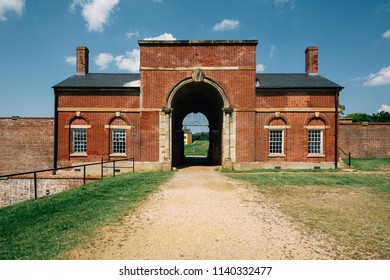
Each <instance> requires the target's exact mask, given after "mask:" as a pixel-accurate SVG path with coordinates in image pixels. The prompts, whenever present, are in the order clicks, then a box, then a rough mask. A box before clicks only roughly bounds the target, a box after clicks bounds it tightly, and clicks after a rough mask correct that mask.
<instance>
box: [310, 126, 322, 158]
mask: <svg viewBox="0 0 390 280" xmlns="http://www.w3.org/2000/svg"><path fill="white" fill-rule="evenodd" d="M310 130H315V131H320V132H321V135H320V152H319V153H308V157H325V154H324V129H323V128H315V129H309V132H308V133H309V134H310ZM309 134H308V136H309ZM309 140H310V139H309V138H308V139H307V144H308V146H309Z"/></svg>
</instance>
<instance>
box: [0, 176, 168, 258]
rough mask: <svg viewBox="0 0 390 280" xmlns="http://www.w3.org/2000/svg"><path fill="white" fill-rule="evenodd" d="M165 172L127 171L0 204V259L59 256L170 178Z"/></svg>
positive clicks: (116, 219) (132, 206)
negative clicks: (51, 192)
mask: <svg viewBox="0 0 390 280" xmlns="http://www.w3.org/2000/svg"><path fill="white" fill-rule="evenodd" d="M172 175H173V174H172V173H170V172H148V173H127V174H123V175H120V176H117V177H111V178H106V179H104V180H102V181H97V182H94V183H91V184H87V185H84V186H81V187H78V188H75V189H72V190H69V191H66V192H63V193H60V194H56V195H52V196H47V197H44V198H40V199H37V200H30V201H26V202H23V203H20V204H17V205H12V206H8V207H5V208H1V209H0V259H44V260H48V259H62V258H64V255H63V254H64V252H66V251H67V250H70V249H71V248H73V247H75V246H77V245H80V244H83V243H84V242H85V241H86V240H89V239H91V238H93V236H94V234H96V233H97V232H96V230H97V229H98V228H99V227H103V226H106V225H110V224H113V223H115V222H118V221H120V220H121V219H122V218H123V217H124V216H126V215H128V214H129V211H131V209H134V208H135V207H136V206H137V205H138V203H139V202H141V201H142V200H144V199H146V198H147V197H148V196H149V195H150V194H151V193H153V192H155V191H156V190H157V189H158V187H159V186H160V185H161V184H162V183H164V182H166V181H167V180H168V179H170V178H171V176H172Z"/></svg>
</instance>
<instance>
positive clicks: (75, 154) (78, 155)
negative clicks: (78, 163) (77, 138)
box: [70, 153, 88, 157]
mask: <svg viewBox="0 0 390 280" xmlns="http://www.w3.org/2000/svg"><path fill="white" fill-rule="evenodd" d="M70 156H71V157H86V156H88V155H87V153H72V154H70Z"/></svg>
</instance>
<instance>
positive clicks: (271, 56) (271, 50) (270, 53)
mask: <svg viewBox="0 0 390 280" xmlns="http://www.w3.org/2000/svg"><path fill="white" fill-rule="evenodd" d="M274 52H275V46H274V45H272V46H271V48H270V51H269V58H270V59H272V58H273V57H274Z"/></svg>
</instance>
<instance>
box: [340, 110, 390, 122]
mask: <svg viewBox="0 0 390 280" xmlns="http://www.w3.org/2000/svg"><path fill="white" fill-rule="evenodd" d="M344 118H347V119H352V121H353V122H390V112H384V111H381V112H379V113H374V114H372V115H369V114H366V113H350V114H348V115H346V116H345V117H344Z"/></svg>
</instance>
